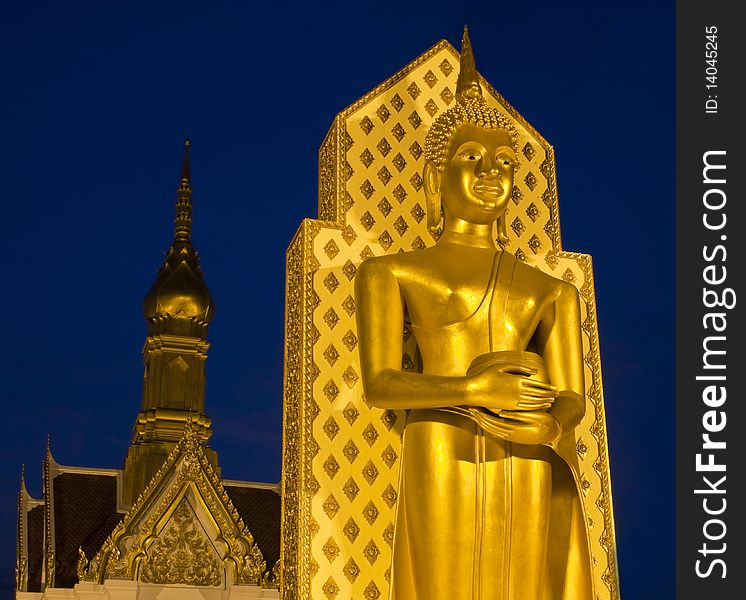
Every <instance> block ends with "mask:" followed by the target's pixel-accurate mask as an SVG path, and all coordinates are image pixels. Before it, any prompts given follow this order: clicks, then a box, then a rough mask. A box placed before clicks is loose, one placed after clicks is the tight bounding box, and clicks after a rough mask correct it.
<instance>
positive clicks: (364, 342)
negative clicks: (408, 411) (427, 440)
mask: <svg viewBox="0 0 746 600" xmlns="http://www.w3.org/2000/svg"><path fill="white" fill-rule="evenodd" d="M355 305H356V308H355V313H356V318H357V332H358V338H359V340H360V343H359V346H358V348H359V351H360V367H361V371H362V373H361V375H362V381H363V389H364V391H365V401H366V402H367V403H368V404H369V405H371V406H375V407H377V408H390V409H405V408H443V407H447V406H457V405H460V404H468V397H469V395H470V384H469V379H468V378H467V377H443V376H434V375H423V374H421V373H410V372H406V371H402V370H401V359H402V350H403V339H402V327H403V324H404V299H403V297H402V293H401V290H400V288H399V282H398V281H397V279H396V277H395V275H394V274H393V273H392V272H391V270H390V269H389V268H388V266H387V265H385V264H382V263H381V261H377V260H375V259H371V260H367V261H365V262H364V263H363V264H362V265H361V266H360V268H359V269H358V271H357V274H356V276H355Z"/></svg>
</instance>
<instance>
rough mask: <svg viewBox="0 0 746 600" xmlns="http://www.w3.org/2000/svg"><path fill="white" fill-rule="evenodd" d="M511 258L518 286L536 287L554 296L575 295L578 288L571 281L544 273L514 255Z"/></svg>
mask: <svg viewBox="0 0 746 600" xmlns="http://www.w3.org/2000/svg"><path fill="white" fill-rule="evenodd" d="M511 256H512V255H511ZM513 260H515V263H516V266H515V279H516V281H517V282H518V283H519V287H521V286H524V285H525V286H528V287H530V288H534V289H536V288H538V289H541V290H543V291H544V293H546V294H550V295H554V296H560V295H563V296H577V294H578V290H577V288H576V287H575V286H574V285H572V284H571V283H568V282H567V281H564V280H563V279H559V278H558V277H555V276H554V275H550V274H549V273H545V272H544V271H542V270H541V269H539V268H537V267H533V266H531V265H528V264H526V263H525V262H523V261H520V260H518V259H517V258H515V257H513Z"/></svg>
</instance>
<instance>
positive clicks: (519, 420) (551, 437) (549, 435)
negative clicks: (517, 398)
mask: <svg viewBox="0 0 746 600" xmlns="http://www.w3.org/2000/svg"><path fill="white" fill-rule="evenodd" d="M495 421H496V422H495V423H494V424H492V425H491V428H492V429H494V433H495V434H497V435H498V436H499V437H501V438H503V439H504V440H507V441H509V442H514V443H516V444H527V445H538V444H551V443H552V442H556V441H557V440H558V439H559V438H560V436H561V435H562V426H561V425H560V423H559V421H557V419H555V418H554V417H553V416H552V415H550V414H549V413H548V412H546V411H543V410H536V411H531V412H528V411H525V410H521V411H510V410H503V411H501V412H500V418H499V419H495Z"/></svg>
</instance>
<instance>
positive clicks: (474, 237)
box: [438, 215, 497, 250]
mask: <svg viewBox="0 0 746 600" xmlns="http://www.w3.org/2000/svg"><path fill="white" fill-rule="evenodd" d="M443 225H444V227H443V234H442V235H441V236H440V239H439V240H438V243H439V244H458V245H459V246H470V247H472V248H487V249H490V250H496V249H497V245H496V243H495V240H494V237H493V235H492V231H493V229H492V223H470V222H468V221H464V220H463V219H459V218H455V217H454V218H448V216H447V215H446V218H445V223H443Z"/></svg>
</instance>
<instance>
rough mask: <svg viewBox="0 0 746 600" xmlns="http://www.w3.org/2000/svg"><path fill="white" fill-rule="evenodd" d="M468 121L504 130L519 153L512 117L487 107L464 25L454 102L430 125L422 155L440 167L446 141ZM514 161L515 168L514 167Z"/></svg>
mask: <svg viewBox="0 0 746 600" xmlns="http://www.w3.org/2000/svg"><path fill="white" fill-rule="evenodd" d="M465 123H469V124H471V125H476V126H478V127H484V128H485V129H504V130H506V131H507V132H508V134H509V135H510V145H511V146H512V147H513V152H515V154H516V157H517V156H518V131H517V130H516V128H515V126H514V125H513V123H512V122H511V120H510V119H509V118H508V117H507V116H506V115H504V114H503V113H501V112H500V111H499V110H497V109H496V108H493V107H491V106H487V103H486V102H485V100H484V96H483V94H482V86H481V85H480V84H479V76H478V75H477V67H476V63H475V62H474V52H473V50H472V47H471V41H470V40H469V31H468V30H467V28H466V26H464V37H463V39H462V40H461V60H460V64H459V73H458V81H457V82H456V104H455V106H452V107H451V108H449V109H448V110H447V111H445V112H444V113H441V114H440V115H438V118H436V119H435V121H433V123H432V125H430V129H429V130H428V132H427V137H426V138H425V158H427V159H428V160H431V161H432V162H433V163H435V165H436V166H437V167H438V169H439V170H442V169H443V165H444V164H445V160H446V153H447V151H448V143H449V142H450V141H451V138H452V137H453V134H454V132H455V131H456V129H457V128H458V126H459V125H463V124H465ZM517 166H518V165H517V164H516V168H517Z"/></svg>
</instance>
